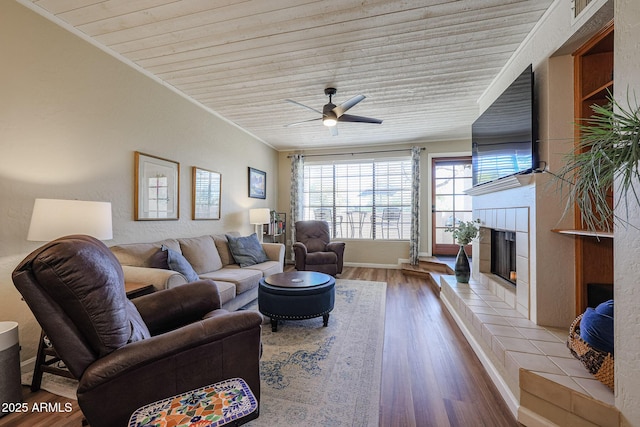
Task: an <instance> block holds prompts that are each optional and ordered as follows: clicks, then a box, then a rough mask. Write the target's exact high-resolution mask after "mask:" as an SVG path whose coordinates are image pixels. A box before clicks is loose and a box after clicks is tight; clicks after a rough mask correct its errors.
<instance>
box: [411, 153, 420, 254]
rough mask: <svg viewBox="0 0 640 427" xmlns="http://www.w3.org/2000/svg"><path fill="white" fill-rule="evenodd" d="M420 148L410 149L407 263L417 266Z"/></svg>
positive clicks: (418, 250)
mask: <svg viewBox="0 0 640 427" xmlns="http://www.w3.org/2000/svg"><path fill="white" fill-rule="evenodd" d="M421 152H422V149H421V148H420V147H411V172H412V173H411V175H412V183H411V236H410V237H409V263H410V264H411V265H418V262H419V256H420V153H421Z"/></svg>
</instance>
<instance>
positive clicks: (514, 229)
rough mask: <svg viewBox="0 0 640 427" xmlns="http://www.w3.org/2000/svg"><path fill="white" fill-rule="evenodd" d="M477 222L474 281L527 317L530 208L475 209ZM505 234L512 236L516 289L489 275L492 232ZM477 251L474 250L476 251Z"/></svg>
mask: <svg viewBox="0 0 640 427" xmlns="http://www.w3.org/2000/svg"><path fill="white" fill-rule="evenodd" d="M474 217H475V218H478V219H480V224H481V227H480V239H479V242H478V243H479V244H477V245H476V246H474V258H475V259H476V260H479V262H477V271H474V278H476V280H478V281H479V282H480V283H482V284H483V285H485V286H486V287H487V288H488V289H490V290H491V291H492V292H493V293H494V294H495V295H497V296H498V297H499V298H501V299H502V300H503V301H504V302H506V303H507V304H508V305H509V306H510V307H511V308H514V309H516V310H518V311H519V312H520V313H522V315H523V316H525V317H526V318H527V319H528V318H529V246H530V245H529V207H512V208H486V209H475V210H474ZM492 230H494V231H506V232H511V233H513V234H514V235H515V244H516V262H515V264H516V265H515V270H514V274H513V275H512V278H513V279H515V282H516V286H515V287H514V286H513V284H511V283H509V282H508V281H507V280H504V279H503V278H501V277H499V276H497V275H495V274H493V273H492V272H491V270H492V268H491V257H492V253H493V252H494V251H493V250H492V236H491V231H492ZM476 248H477V251H476Z"/></svg>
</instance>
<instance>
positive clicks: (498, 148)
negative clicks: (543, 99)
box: [471, 65, 538, 186]
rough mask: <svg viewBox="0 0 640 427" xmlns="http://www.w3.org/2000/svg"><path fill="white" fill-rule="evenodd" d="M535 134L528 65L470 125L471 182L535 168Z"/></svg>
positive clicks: (477, 182) (482, 182)
mask: <svg viewBox="0 0 640 427" xmlns="http://www.w3.org/2000/svg"><path fill="white" fill-rule="evenodd" d="M537 133H538V130H537V117H536V111H535V106H534V96H533V67H532V66H531V65H529V66H528V67H527V69H525V70H524V71H523V72H522V74H520V76H518V78H516V79H515V80H514V81H513V83H511V85H509V87H508V88H507V89H506V90H505V91H504V92H503V93H502V94H501V95H500V96H499V97H498V99H496V100H495V101H494V103H493V104H491V106H490V107H489V108H487V110H486V111H485V112H484V113H482V115H481V116H480V117H479V118H478V119H477V120H476V121H475V122H474V123H473V125H472V127H471V145H472V162H473V185H474V186H476V185H481V184H485V183H487V182H491V181H495V180H497V179H500V178H504V177H506V176H510V175H515V174H520V173H526V172H530V171H532V170H533V169H535V168H536V167H537V164H538V154H537Z"/></svg>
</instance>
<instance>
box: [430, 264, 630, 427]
mask: <svg viewBox="0 0 640 427" xmlns="http://www.w3.org/2000/svg"><path fill="white" fill-rule="evenodd" d="M441 286H442V291H441V298H442V300H443V302H444V303H445V305H446V306H447V308H448V310H449V311H450V312H451V314H452V315H453V317H454V318H455V320H456V322H457V323H458V325H459V326H460V328H461V330H462V331H463V333H464V334H465V336H466V337H467V340H468V341H469V343H470V344H471V346H472V347H473V348H474V350H475V352H476V354H478V357H479V358H480V360H481V361H482V363H483V365H484V366H485V368H486V369H487V371H488V372H489V374H490V375H491V377H492V379H493V380H494V383H496V386H497V387H498V389H499V390H500V392H501V393H502V395H503V397H505V400H506V401H507V404H508V405H509V407H510V408H511V409H512V411H513V413H514V415H515V416H516V417H518V420H519V421H520V422H521V423H523V424H524V425H527V426H542V425H549V424H548V423H549V422H552V423H554V424H557V425H581V426H591V425H594V426H596V425H601V426H612V427H613V426H618V425H619V412H618V410H617V409H616V408H615V407H614V406H613V405H614V395H613V392H612V391H611V390H609V389H608V388H607V387H606V386H605V385H603V384H602V383H600V382H599V381H597V380H596V379H594V378H593V376H592V375H591V374H590V373H589V372H588V371H587V370H586V369H585V368H584V367H583V366H582V364H581V363H580V362H579V361H578V360H576V359H575V358H574V357H572V355H571V353H570V352H569V349H568V348H567V346H566V341H567V335H568V331H565V330H563V329H558V328H546V327H542V326H538V325H536V324H535V323H533V322H532V321H530V320H529V319H527V318H526V317H524V316H523V315H522V314H521V313H520V312H519V311H517V310H515V309H513V308H512V307H510V306H509V304H507V303H506V302H505V301H504V299H503V298H499V297H498V296H496V295H495V294H494V293H493V292H492V291H490V290H489V289H488V288H487V287H485V286H483V285H481V284H480V283H477V282H473V281H472V282H471V283H470V284H463V283H457V282H456V280H455V277H454V276H442V277H441Z"/></svg>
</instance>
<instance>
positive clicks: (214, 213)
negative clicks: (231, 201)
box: [191, 166, 222, 219]
mask: <svg viewBox="0 0 640 427" xmlns="http://www.w3.org/2000/svg"><path fill="white" fill-rule="evenodd" d="M191 186H192V187H191V203H192V212H193V219H220V193H221V190H222V175H221V174H220V173H218V172H213V171H209V170H206V169H200V168H197V167H195V166H194V167H193V168H192V179H191Z"/></svg>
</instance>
